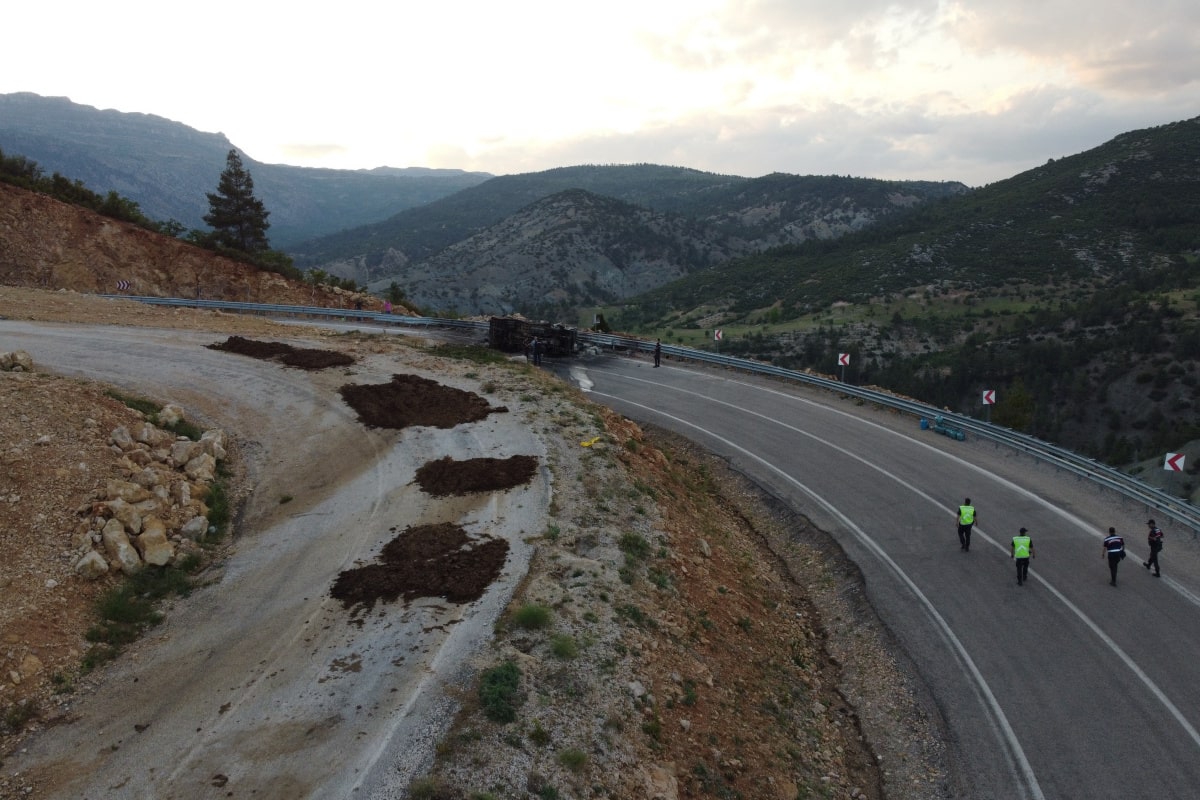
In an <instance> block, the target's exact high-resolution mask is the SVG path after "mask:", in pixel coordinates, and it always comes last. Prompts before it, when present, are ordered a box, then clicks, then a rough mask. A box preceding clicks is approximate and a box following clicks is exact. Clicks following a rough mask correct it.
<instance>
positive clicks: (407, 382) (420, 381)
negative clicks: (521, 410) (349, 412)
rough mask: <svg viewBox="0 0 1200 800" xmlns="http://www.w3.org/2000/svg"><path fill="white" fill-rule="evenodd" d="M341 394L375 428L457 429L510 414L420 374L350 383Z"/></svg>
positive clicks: (474, 396)
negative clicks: (385, 381)
mask: <svg viewBox="0 0 1200 800" xmlns="http://www.w3.org/2000/svg"><path fill="white" fill-rule="evenodd" d="M338 391H339V392H340V393H341V395H342V399H343V400H345V401H346V404H347V405H349V406H350V407H351V408H353V409H354V410H355V412H357V413H358V419H359V421H360V422H362V423H363V424H364V425H366V426H368V427H371V428H397V429H398V428H406V427H408V426H409V425H424V426H427V427H430V428H453V427H454V426H455V425H460V424H462V423H464V422H478V421H479V420H481V419H484V418H485V417H487V415H488V414H491V413H493V412H500V411H508V409H507V408H506V407H504V406H497V407H496V408H492V407H491V406H489V405H488V402H487V400H484V399H483V398H482V397H480V396H479V395H477V394H473V393H472V392H465V391H463V390H462V389H455V388H453V387H450V386H443V385H442V384H440V383H438V382H437V381H433V380H430V379H429V378H422V377H420V376H418V375H393V376H392V379H391V381H390V382H388V383H376V384H346V385H345V386H343V387H342V388H341V389H339V390H338Z"/></svg>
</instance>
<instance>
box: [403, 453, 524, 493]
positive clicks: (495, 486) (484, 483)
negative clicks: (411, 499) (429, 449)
mask: <svg viewBox="0 0 1200 800" xmlns="http://www.w3.org/2000/svg"><path fill="white" fill-rule="evenodd" d="M537 466H538V460H537V458H536V457H534V456H512V457H511V458H468V459H466V460H464V461H455V460H454V459H453V458H451V457H450V456H446V457H445V458H439V459H438V460H437V461H429V462H427V463H426V464H425V465H424V466H422V467H421V468H420V469H418V470H417V485H418V486H420V487H421V488H422V489H423V490H424V491H425V493H426V494H430V495H433V496H434V497H446V496H447V495H463V494H469V493H471V492H501V491H504V490H505V489H511V488H513V487H514V486H521V485H523V484H526V483H529V481H531V480H532V479H533V475H534V473H535V472H536V471H537Z"/></svg>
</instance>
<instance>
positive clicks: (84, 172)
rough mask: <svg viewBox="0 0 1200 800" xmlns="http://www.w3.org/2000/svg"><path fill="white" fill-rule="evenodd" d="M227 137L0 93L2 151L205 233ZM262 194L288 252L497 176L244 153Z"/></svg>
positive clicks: (57, 100) (63, 101)
mask: <svg viewBox="0 0 1200 800" xmlns="http://www.w3.org/2000/svg"><path fill="white" fill-rule="evenodd" d="M234 148H235V145H234V144H232V143H231V142H230V141H229V140H228V139H227V138H226V137H225V136H224V135H223V134H220V133H201V132H200V131H197V130H194V129H193V128H189V127H188V126H186V125H183V124H181V123H178V122H172V121H170V120H167V119H164V118H162V117H157V116H153V115H150V114H131V113H124V112H120V111H112V110H107V111H101V110H98V109H96V108H93V107H91V106H84V105H79V104H77V103H72V102H71V101H70V100H69V99H67V98H65V97H41V96H39V95H36V94H30V93H27V92H21V93H16V94H5V95H0V150H2V151H3V152H4V153H5V154H7V155H10V156H12V155H23V156H25V157H26V158H29V159H31V160H33V161H36V162H37V163H38V165H39V166H40V167H41V168H42V169H43V170H44V171H45V172H46V173H47V174H49V173H52V172H58V173H60V174H62V175H63V176H65V177H67V178H70V179H71V180H79V181H82V182H83V183H84V184H85V185H86V186H87V187H88V188H89V189H91V190H92V191H95V192H99V193H101V194H106V193H107V192H109V191H115V192H117V193H118V194H121V195H123V196H125V197H128V198H129V199H131V200H134V201H135V202H137V203H138V204H139V206H140V207H141V209H142V211H143V212H144V213H145V214H146V215H147V216H149V217H151V218H153V219H156V220H159V221H163V222H165V221H168V220H171V219H175V220H178V221H179V222H181V223H182V224H183V225H184V226H185V227H187V228H199V229H202V230H203V229H207V226H206V225H205V224H204V222H203V217H204V215H205V214H206V213H207V212H208V201H207V198H206V196H205V195H206V194H207V193H209V192H212V191H215V189H216V186H217V181H218V179H219V177H220V174H221V170H223V169H224V168H225V156H226V154H227V153H228V152H229V150H231V149H234ZM243 162H244V164H245V166H246V168H247V169H248V170H249V172H250V175H251V177H252V178H253V180H254V189H255V194H256V195H257V196H258V197H259V199H261V200H262V201H263V203H264V204H265V205H266V207H267V210H268V211H269V212H270V213H271V216H270V219H269V221H270V223H271V228H270V230H269V231H268V232H267V233H268V235H269V237H270V239H271V245H272V246H273V247H274V248H276V249H279V250H287V249H288V248H289V246H290V245H292V244H295V243H296V242H298V241H301V240H304V239H310V238H312V237H314V236H320V235H324V234H328V233H333V232H335V231H339V230H343V229H346V228H355V227H358V226H361V225H364V224H367V223H370V222H375V221H378V220H382V219H387V218H388V217H390V216H392V215H393V214H395V213H396V212H398V211H401V210H403V209H405V208H411V207H413V206H418V205H421V204H424V203H428V202H431V201H433V200H436V199H438V198H441V197H445V196H446V195H449V194H453V193H454V192H457V191H459V190H461V189H464V188H467V187H469V186H474V185H476V184H478V183H480V182H482V181H485V180H487V179H488V178H490V177H491V176H490V175H487V174H485V173H470V172H463V171H461V170H432V169H423V168H409V169H397V168H392V167H382V168H377V169H374V170H332V169H307V168H304V167H292V166H286V165H281V164H262V163H259V162H257V161H254V160H253V159H252V158H250V157H249V156H248V155H246V154H244V153H243Z"/></svg>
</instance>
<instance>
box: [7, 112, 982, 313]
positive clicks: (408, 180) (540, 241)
mask: <svg viewBox="0 0 1200 800" xmlns="http://www.w3.org/2000/svg"><path fill="white" fill-rule="evenodd" d="M233 148H234V145H233V144H231V143H230V142H229V141H228V140H227V139H226V138H225V137H224V136H223V135H221V134H211V133H201V132H199V131H195V130H193V129H191V128H189V127H187V126H185V125H182V124H180V123H176V122H171V121H169V120H165V119H163V118H161V117H155V116H152V115H147V114H126V113H122V112H118V111H111V110H108V111H100V110H97V109H95V108H91V107H89V106H83V105H78V104H75V103H72V102H71V101H70V100H68V99H66V98H44V97H39V96H38V95H33V94H28V93H20V94H10V95H0V150H3V151H4V152H5V153H6V154H8V155H21V156H25V157H27V158H30V159H32V160H34V161H36V162H37V163H38V165H39V166H40V167H42V168H43V169H44V170H47V171H54V172H58V173H61V174H63V175H64V176H67V177H69V178H71V179H74V180H80V181H82V182H83V183H84V184H85V185H86V186H87V187H88V188H89V189H91V190H92V191H95V192H99V193H101V194H104V193H106V192H109V191H116V192H118V193H119V194H121V195H124V196H126V197H128V198H130V199H132V200H134V201H135V202H137V203H138V204H139V206H140V208H141V210H142V211H143V212H144V213H145V214H147V215H148V216H150V217H151V218H154V219H159V220H162V221H166V220H168V219H176V220H178V221H179V222H181V223H183V224H184V225H185V227H193V228H195V227H201V226H202V217H203V215H204V213H206V210H207V199H206V194H207V193H209V192H212V191H214V190H215V187H216V180H217V178H218V176H219V174H220V171H221V169H222V168H223V165H224V159H225V155H226V154H227V153H228V151H229V150H230V149H233ZM243 162H244V164H245V166H246V169H247V171H248V172H249V173H250V174H251V176H252V179H253V180H254V185H255V193H256V195H257V196H258V197H259V198H260V199H262V200H263V202H264V205H265V206H266V207H267V210H268V211H269V212H270V220H269V221H270V223H271V228H270V230H269V231H268V234H269V236H270V239H271V244H272V246H273V247H274V248H276V249H279V250H283V251H285V252H287V253H288V254H289V255H290V256H292V257H293V258H294V260H295V262H296V264H297V266H299V267H301V268H308V269H314V270H319V271H320V272H323V273H326V274H330V275H334V276H337V277H339V278H342V279H348V280H353V281H356V282H358V283H360V284H363V285H367V286H370V287H371V288H373V289H376V290H379V289H382V288H386V287H388V286H390V285H391V284H392V283H395V284H397V286H399V287H400V288H401V289H403V290H404V292H405V293H406V295H407V296H408V297H409V299H411V300H412V301H414V302H416V303H417V304H419V305H422V306H427V307H429V308H432V309H438V310H441V311H444V312H447V313H456V314H473V313H485V314H494V313H505V312H509V311H514V310H520V311H523V312H526V313H534V314H539V313H540V314H547V315H549V314H557V315H563V314H567V315H570V314H572V312H573V309H574V308H576V307H580V306H592V305H596V304H599V303H607V302H612V301H614V300H620V299H624V298H626V297H628V296H630V294H631V293H637V292H641V291H645V290H647V289H651V288H654V287H657V286H660V285H662V284H663V283H665V282H668V281H670V280H673V279H675V278H678V277H680V276H684V275H687V274H690V273H692V272H694V271H696V270H699V269H703V268H706V267H711V266H713V265H715V264H717V263H720V262H721V261H722V260H725V259H728V258H730V257H735V256H743V255H748V254H752V253H757V252H761V251H763V250H766V249H769V248H771V247H775V246H779V245H784V244H795V243H799V242H803V241H808V240H810V239H814V238H817V239H828V238H833V237H837V236H841V235H843V234H845V233H848V232H852V231H856V230H860V229H862V228H864V227H867V226H870V225H872V224H874V223H875V222H876V221H877V220H880V219H884V218H887V217H889V216H892V215H894V214H898V213H901V212H904V211H907V210H908V209H910V208H911V207H913V206H916V205H919V204H921V203H924V202H927V201H929V200H933V199H938V198H942V197H946V196H952V195H956V194H961V193H964V192H966V191H968V189H967V187H966V186H964V185H963V184H961V183H957V182H944V183H942V182H930V181H880V180H874V179H866V178H843V177H837V176H825V177H820V176H797V175H786V174H773V175H768V176H765V177H761V178H754V179H751V178H745V177H740V176H730V175H715V174H712V173H706V172H701V171H698V170H693V169H686V168H682V167H664V166H659V165H654V164H635V165H609V166H598V165H590V166H576V167H563V168H559V169H552V170H546V171H543V172H538V173H528V174H523V175H508V176H499V177H494V176H490V175H486V174H482V173H466V172H461V171H457V170H422V169H409V170H395V169H390V168H381V169H377V170H371V171H345V170H316V169H304V168H299V167H288V166H281V165H271V164H260V163H258V162H255V161H254V160H253V159H251V158H250V157H249V156H246V155H243ZM579 191H583V192H586V193H590V194H592V195H594V196H595V197H593V198H584V196H583V195H581V194H578V192H579ZM564 192H565V193H567V194H566V195H564V196H563V197H560V198H558V199H557V200H555V201H554V202H552V203H548V204H547V203H543V201H545V200H546V199H547V198H550V197H552V196H554V195H556V194H559V193H564ZM611 201H620V202H621V203H622V205H614V204H613V203H612V202H611ZM573 203H577V204H579V205H578V207H577V208H575V209H574V210H573V211H570V212H567V211H566V207H567V206H569V205H571V204H573ZM600 209H603V211H602V212H601V211H600ZM539 210H543V211H546V212H547V213H549V214H550V215H551V219H547V220H538V219H536V217H537V214H538V213H539ZM595 214H599V216H598V217H593V216H592V215H595ZM564 220H573V224H574V225H575V226H576V230H575V231H574V233H572V232H571V228H570V226H564V225H563V224H562V223H563V221H564ZM493 226H495V227H493ZM593 235H594V238H593ZM564 237H565V238H564ZM567 238H569V239H570V241H569V242H568V241H567ZM619 240H626V241H625V242H624V243H623V244H622V243H618V244H615V245H614V244H613V243H614V242H619ZM568 252H569V254H570V259H569V263H568V262H566V261H564V260H563V259H564V254H566V253H568ZM548 275H551V276H559V278H561V281H562V283H559V279H558V278H548V277H547V276H548Z"/></svg>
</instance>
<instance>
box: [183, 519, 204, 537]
mask: <svg viewBox="0 0 1200 800" xmlns="http://www.w3.org/2000/svg"><path fill="white" fill-rule="evenodd" d="M206 533H208V518H207V517H192V518H191V519H189V520H188V521H187V522H185V523H184V525H183V527H182V528H180V529H179V535H180V536H182V537H184V538H185V539H191V540H192V541H193V542H194V541H197V540H199V539H202V538H203V537H204V534H206Z"/></svg>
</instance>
